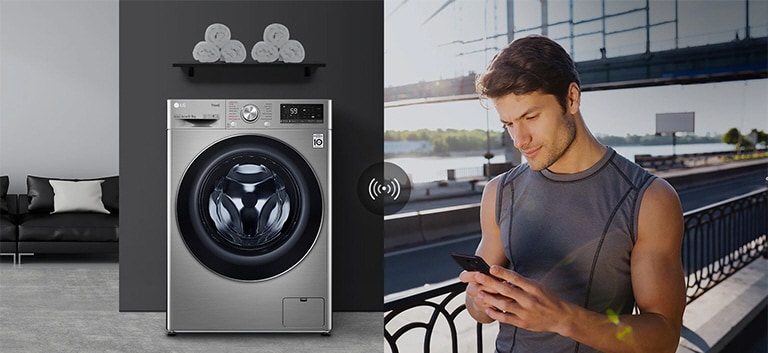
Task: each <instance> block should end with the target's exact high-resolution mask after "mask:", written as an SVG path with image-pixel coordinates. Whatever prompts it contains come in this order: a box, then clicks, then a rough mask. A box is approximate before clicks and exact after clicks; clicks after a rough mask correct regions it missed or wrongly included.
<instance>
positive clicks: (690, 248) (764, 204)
mask: <svg viewBox="0 0 768 353" xmlns="http://www.w3.org/2000/svg"><path fill="white" fill-rule="evenodd" d="M684 218H685V235H684V238H683V249H682V258H683V267H684V269H685V272H686V275H687V277H686V284H687V288H688V289H687V293H686V296H687V302H688V303H690V302H692V301H693V300H695V299H696V298H698V297H700V296H701V295H702V294H703V293H705V292H706V291H707V290H709V289H711V288H712V287H714V286H715V285H716V284H718V283H720V282H722V281H724V280H725V279H726V278H728V277H729V276H730V275H732V274H733V273H735V272H736V271H738V270H739V269H741V268H743V267H744V266H746V265H747V264H749V263H750V262H752V261H753V260H755V259H757V258H758V257H760V256H763V257H767V258H768V188H762V189H761V190H757V191H754V192H752V193H749V194H746V195H742V196H739V197H736V198H733V199H729V200H725V201H723V202H719V203H716V204H713V205H710V206H707V207H703V208H700V209H697V210H693V211H689V212H686V213H685V214H684ZM465 288H466V284H465V283H462V282H459V281H458V280H454V281H451V282H448V283H445V284H443V285H438V286H434V287H432V288H430V289H427V290H423V291H419V292H417V293H415V294H411V295H406V296H403V297H399V298H392V299H389V300H385V303H384V310H385V312H386V315H385V317H384V338H385V340H386V344H387V346H389V349H390V351H391V352H392V353H401V347H398V340H400V339H401V338H403V337H404V336H406V335H408V334H418V333H417V332H416V331H417V330H419V329H424V332H423V334H424V336H423V337H424V338H423V340H420V341H422V342H423V345H422V347H423V350H422V351H423V352H425V353H429V352H431V351H432V349H433V347H432V346H433V336H434V334H435V331H436V329H437V328H438V327H440V328H441V329H444V328H446V327H447V330H448V335H449V336H450V351H451V352H454V353H458V352H459V347H460V344H459V338H460V335H459V331H460V328H459V326H458V325H457V323H456V321H457V318H458V317H459V315H461V314H462V313H463V314H464V315H468V313H466V306H465V305H464V303H463V300H460V299H461V298H463V296H460V295H461V294H463V293H464V289H465ZM457 298H458V299H459V300H457ZM419 310H421V311H420V312H419ZM414 311H416V312H417V314H420V315H415V316H419V317H422V318H424V319H414V320H416V321H409V322H406V323H404V324H402V325H400V326H397V325H398V319H400V318H401V317H405V316H408V313H410V312H414ZM430 311H431V312H430ZM467 325H475V340H476V347H477V352H478V353H482V352H483V327H484V325H482V324H479V323H476V322H474V321H471V323H469V324H467ZM392 326H395V327H392ZM462 337H466V335H465V336H462ZM444 345H445V344H444ZM465 346H466V345H465ZM416 350H418V348H416V347H414V348H408V349H407V350H402V352H414V351H416ZM443 351H444V350H440V352H441V353H442V352H443Z"/></svg>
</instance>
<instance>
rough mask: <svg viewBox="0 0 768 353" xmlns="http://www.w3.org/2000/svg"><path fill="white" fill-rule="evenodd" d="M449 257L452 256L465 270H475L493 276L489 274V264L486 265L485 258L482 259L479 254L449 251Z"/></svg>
mask: <svg viewBox="0 0 768 353" xmlns="http://www.w3.org/2000/svg"><path fill="white" fill-rule="evenodd" d="M451 257H453V259H454V260H456V262H457V263H458V264H459V265H460V266H461V267H462V268H463V269H465V270H467V271H477V272H480V273H483V274H486V275H488V276H491V277H494V276H493V275H491V266H488V263H486V262H485V260H483V258H482V257H480V256H477V255H469V254H459V253H451ZM494 278H495V277H494Z"/></svg>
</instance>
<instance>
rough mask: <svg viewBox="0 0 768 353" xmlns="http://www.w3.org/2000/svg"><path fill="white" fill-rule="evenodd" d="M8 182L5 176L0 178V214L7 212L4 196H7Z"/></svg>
mask: <svg viewBox="0 0 768 353" xmlns="http://www.w3.org/2000/svg"><path fill="white" fill-rule="evenodd" d="M9 180H10V179H8V176H7V175H3V176H0V213H5V212H8V200H6V196H8V184H10V181H9Z"/></svg>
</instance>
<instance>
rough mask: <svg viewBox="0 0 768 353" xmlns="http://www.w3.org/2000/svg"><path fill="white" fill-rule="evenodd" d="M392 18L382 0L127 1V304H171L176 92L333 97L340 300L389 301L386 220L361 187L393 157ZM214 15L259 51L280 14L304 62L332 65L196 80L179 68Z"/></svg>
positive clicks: (123, 267)
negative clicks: (169, 127)
mask: <svg viewBox="0 0 768 353" xmlns="http://www.w3.org/2000/svg"><path fill="white" fill-rule="evenodd" d="M383 19H384V16H383V3H382V2H381V1H308V2H306V1H282V2H281V1H231V2H224V1H189V2H179V1H163V2H154V1H153V2H146V1H135V2H134V1H121V2H120V172H121V180H120V194H121V198H120V235H121V236H120V310H121V311H164V310H165V305H166V294H165V289H166V285H165V283H166V282H165V278H166V272H165V271H166V192H167V190H166V161H167V155H166V99H169V98H219V99H221V98H330V99H332V100H333V137H334V138H333V195H332V197H333V215H334V221H333V274H332V276H333V308H334V310H335V311H378V310H382V307H383V304H382V298H383V289H382V288H383V284H382V274H383V265H382V262H383V261H382V233H383V231H382V230H383V219H382V216H381V215H375V214H372V213H370V212H368V211H367V210H366V209H365V208H364V207H363V206H362V204H361V203H360V201H359V200H358V197H357V191H356V186H357V180H358V177H359V176H360V174H361V173H362V172H363V171H364V170H365V169H366V168H367V167H368V166H370V165H372V164H374V163H377V162H381V161H382V160H383V131H384V128H383V98H382V97H383V86H384V83H383V57H384V53H383V40H384V38H383V28H384V24H383ZM215 22H220V23H224V24H226V25H227V26H229V28H230V29H231V31H232V38H233V39H238V40H240V41H241V42H243V44H244V45H245V46H246V48H247V49H248V52H249V54H250V48H251V47H252V46H253V44H254V43H256V42H257V41H259V40H262V34H263V32H264V27H266V26H267V25H268V24H270V23H273V22H279V23H282V24H284V25H286V26H287V27H288V28H289V30H290V36H291V38H292V39H297V40H299V41H301V42H302V44H303V45H304V48H305V50H306V53H307V54H306V58H305V62H320V63H325V64H326V65H327V66H326V67H323V68H318V69H317V70H316V72H315V75H314V76H312V77H311V78H310V79H304V78H302V77H300V76H301V75H300V74H299V75H297V76H296V75H294V76H291V77H290V78H283V79H281V78H279V77H276V76H277V75H276V74H274V73H268V74H267V75H260V74H258V73H255V74H254V73H253V72H247V71H244V72H241V71H240V70H234V71H228V70H216V71H215V72H213V73H208V74H204V73H202V72H198V73H200V74H201V76H199V77H196V78H194V79H189V78H187V77H186V76H185V74H184V73H182V71H181V70H180V69H179V68H174V67H171V64H173V63H177V62H186V63H189V62H193V59H192V54H191V53H192V48H193V47H194V45H195V44H196V43H197V42H198V41H200V40H202V39H203V36H204V33H205V29H206V27H207V26H208V25H209V24H211V23H215ZM252 62H253V60H252V59H251V58H250V55H249V57H248V59H247V60H246V63H252ZM285 74H288V73H287V72H285ZM244 76H246V77H245V78H244Z"/></svg>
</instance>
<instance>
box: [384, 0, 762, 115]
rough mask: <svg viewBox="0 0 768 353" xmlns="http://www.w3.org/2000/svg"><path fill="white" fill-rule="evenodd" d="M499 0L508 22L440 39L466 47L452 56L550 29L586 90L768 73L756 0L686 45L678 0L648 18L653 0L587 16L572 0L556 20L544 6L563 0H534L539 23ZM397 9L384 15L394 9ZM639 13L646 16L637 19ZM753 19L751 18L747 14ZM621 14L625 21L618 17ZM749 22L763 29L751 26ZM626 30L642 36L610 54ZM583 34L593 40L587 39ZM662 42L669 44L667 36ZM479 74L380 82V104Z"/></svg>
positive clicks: (443, 92)
mask: <svg viewBox="0 0 768 353" xmlns="http://www.w3.org/2000/svg"><path fill="white" fill-rule="evenodd" d="M408 1H409V0H403V1H402V2H401V3H400V6H399V7H398V8H396V9H395V11H397V10H398V9H400V8H401V7H404V4H406V3H408ZM459 1H461V0H447V1H446V2H445V3H444V4H443V5H442V6H441V7H439V8H438V9H437V10H436V11H435V12H434V13H433V14H432V16H430V17H429V18H428V19H427V20H426V21H425V24H426V23H427V22H429V21H432V20H433V19H434V18H435V17H437V16H439V15H440V14H441V12H444V11H445V10H446V8H448V6H449V5H451V4H454V3H456V2H459ZM490 1H493V0H490ZM498 1H502V2H504V1H505V2H506V6H505V7H506V18H505V20H504V21H502V22H505V23H506V28H505V30H503V31H500V32H499V33H489V34H487V35H485V36H483V37H482V38H473V39H461V40H454V41H451V42H450V43H445V44H441V45H442V46H454V47H460V48H464V47H466V50H462V49H457V50H456V54H455V55H456V56H468V55H476V54H478V53H479V52H490V54H491V55H492V54H493V53H495V52H496V51H498V49H500V48H498V43H508V42H511V41H512V40H514V39H515V38H519V37H521V36H525V35H528V34H544V35H548V36H550V38H552V39H554V40H555V41H557V42H558V43H560V44H561V45H563V47H564V48H566V50H568V51H569V52H570V54H571V56H572V57H574V58H576V61H577V62H576V67H577V70H578V71H579V74H580V78H581V83H582V90H583V91H596V90H609V89H621V88H634V87H648V86H661V85H673V84H694V83H711V82H723V81H734V80H749V79H762V78H768V37H766V36H765V34H764V33H765V32H766V30H765V28H764V27H765V26H766V25H768V24H763V23H754V22H755V20H754V19H753V18H754V17H755V16H754V15H751V14H752V13H754V11H760V10H759V9H755V6H756V5H755V4H754V0H753V1H749V0H746V1H745V2H743V3H742V2H738V3H739V4H742V5H743V6H744V13H743V20H742V21H741V23H740V24H738V25H734V28H735V31H734V32H735V33H733V34H731V37H730V39H729V40H723V39H722V38H721V40H720V41H719V42H718V41H715V42H713V43H707V44H704V45H693V46H691V45H689V46H685V47H684V46H682V45H681V44H680V43H681V37H680V36H681V35H680V33H679V30H678V27H679V24H680V22H681V21H680V19H679V16H680V13H679V10H678V3H679V0H675V1H674V13H673V15H670V16H671V17H667V18H668V19H666V20H661V21H655V22H654V20H652V18H655V17H654V16H651V14H652V12H653V11H654V9H652V6H657V5H655V4H654V5H652V4H651V2H650V1H649V0H646V1H635V2H634V3H638V4H641V3H644V5H641V6H637V7H635V8H629V9H626V10H623V11H614V12H611V11H608V10H606V7H607V6H606V4H607V3H608V4H610V1H608V2H607V0H601V1H599V2H590V4H591V5H590V6H594V5H596V4H599V5H601V8H602V11H601V13H600V14H599V15H596V16H592V17H587V18H584V17H582V18H579V17H578V16H575V15H574V8H575V7H577V8H578V6H580V4H574V0H569V1H567V3H568V5H569V13H568V16H567V18H565V19H563V20H560V21H555V22H551V21H549V19H550V18H552V16H550V15H549V12H550V10H552V9H553V7H554V6H562V4H563V3H564V2H557V3H553V4H550V3H549V1H548V0H539V1H540V11H541V21H540V22H539V24H538V25H536V26H532V27H527V28H520V26H516V23H515V11H516V9H517V10H518V11H519V10H520V8H517V7H516V5H515V3H514V2H513V0H496V2H498ZM734 3H735V2H734ZM581 5H583V4H581ZM750 5H751V7H750ZM517 6H520V4H519V3H518V4H517ZM395 11H393V12H392V13H390V15H389V16H394V15H393V14H394V13H395ZM643 17H644V18H645V20H644V21H640V20H637V19H638V18H643ZM758 18H759V22H768V21H766V20H765V19H763V18H762V17H758ZM624 19H628V20H627V21H624ZM629 19H634V20H629ZM750 19H753V20H752V22H750ZM622 22H626V24H621V23H622ZM639 22H642V23H639ZM616 23H618V24H616ZM754 28H759V29H761V30H759V31H753V29H754ZM660 31H663V32H669V34H668V35H666V36H659V35H658V34H657V33H659V32H660ZM755 32H756V33H755ZM627 34H632V35H633V38H635V39H637V37H640V38H642V39H641V40H640V42H639V43H638V42H637V40H635V41H634V42H633V43H632V44H631V45H634V47H635V50H634V51H632V50H630V51H629V53H628V54H625V55H621V54H619V55H616V56H611V55H609V54H611V52H612V49H613V47H612V46H611V45H612V44H611V43H613V45H614V46H616V45H617V44H616V43H620V42H621V41H622V39H624V38H627V37H626V35H627ZM662 37H663V39H662ZM655 38H659V39H658V40H657V39H655ZM643 39H644V43H643ZM585 42H589V43H590V44H589V45H584V43H585ZM662 42H663V43H662ZM667 42H669V43H671V44H665V43H667ZM481 43H486V45H485V47H482V48H481V47H479V45H480V44H481ZM488 43H491V45H490V46H489V45H488ZM494 43H495V46H494ZM689 44H690V43H689ZM643 46H644V50H643V48H642V47H643ZM593 47H599V48H598V49H599V52H600V56H599V57H597V58H591V59H585V60H579V59H578V58H579V57H585V55H579V54H580V53H581V52H580V50H590V51H591V50H593V49H592V48H593ZM638 48H639V49H638ZM614 51H615V52H621V50H614ZM625 52H626V50H625ZM487 55H488V54H486V56H487ZM586 57H590V56H586ZM476 76H477V73H476V72H473V71H469V72H468V73H467V74H465V75H463V76H459V77H452V78H444V79H439V80H433V81H421V82H415V83H410V84H404V85H399V86H392V87H385V89H384V102H385V107H395V106H402V105H412V104H423V103H434V102H441V101H456V100H467V99H475V98H476V95H475V87H474V82H475V78H476Z"/></svg>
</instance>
